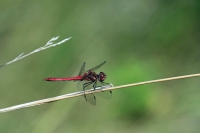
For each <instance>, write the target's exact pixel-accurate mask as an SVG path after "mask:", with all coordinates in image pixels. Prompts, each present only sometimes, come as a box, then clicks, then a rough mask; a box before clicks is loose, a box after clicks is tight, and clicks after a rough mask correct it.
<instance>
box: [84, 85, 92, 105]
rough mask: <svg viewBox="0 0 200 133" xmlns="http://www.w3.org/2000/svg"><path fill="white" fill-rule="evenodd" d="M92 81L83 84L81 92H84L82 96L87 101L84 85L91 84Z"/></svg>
mask: <svg viewBox="0 0 200 133" xmlns="http://www.w3.org/2000/svg"><path fill="white" fill-rule="evenodd" d="M92 83H93V82H87V83H84V84H83V92H84V98H85V100H86V101H87V98H86V95H85V87H87V86H88V85H90V84H92Z"/></svg>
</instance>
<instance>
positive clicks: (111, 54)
mask: <svg viewBox="0 0 200 133" xmlns="http://www.w3.org/2000/svg"><path fill="white" fill-rule="evenodd" d="M0 3H1V4H0V11H1V13H0V25H1V27H0V64H4V63H6V62H8V61H10V60H12V59H13V58H15V57H16V56H18V55H19V54H20V53H22V52H25V53H28V52H31V51H33V50H35V49H36V48H38V47H41V46H43V45H45V44H46V42H47V41H48V40H49V39H51V38H52V37H55V36H58V35H59V36H60V39H63V38H67V37H72V39H71V40H69V41H68V42H66V43H65V44H62V45H60V46H56V47H53V48H50V49H48V50H45V51H42V52H39V53H36V54H34V55H31V56H29V57H27V58H25V59H23V60H20V61H18V62H15V63H13V64H11V65H8V66H6V67H2V68H0V73H1V74H0V79H1V85H0V88H1V89H0V101H1V102H0V106H1V108H4V107H8V106H13V105H16V104H20V103H25V102H30V101H34V100H39V99H44V98H48V97H53V96H57V95H61V94H66V93H70V92H74V91H76V83H74V82H53V83H49V82H44V81H43V78H46V77H69V76H74V75H77V74H78V71H79V69H80V67H81V65H82V63H83V62H85V61H86V62H87V65H86V68H87V69H89V68H91V67H93V66H96V65H97V64H99V63H101V62H103V61H104V60H106V61H107V63H106V65H105V66H103V67H102V68H101V69H100V70H99V71H104V72H105V73H106V74H107V76H108V78H107V80H106V81H107V82H110V83H113V84H114V85H122V84H129V83H134V82H140V81H147V80H153V79H159V78H166V77H172V76H179V75H186V74H192V73H199V69H198V68H200V59H199V56H200V51H199V49H200V45H199V42H200V25H199V23H200V1H198V0H190V1H182V0H174V1H172V0H170V1H164V0H160V1H159V0H153V1H145V0H142V1H137V0H125V1H120V0H117V1H116V0H107V1H106V0H102V1H96V0H94V1H89V0H88V1H72V0H67V1H64V0H48V1H47V0H43V1H33V0H30V1H22V0H15V1H14V0H8V1H1V2H0ZM199 87H200V82H199V78H192V79H184V80H179V81H170V82H165V83H156V84H150V85H143V86H137V87H130V88H126V89H119V90H115V91H113V98H112V99H111V100H109V101H108V100H105V99H101V98H99V97H98V96H97V106H95V107H93V106H91V105H90V104H88V103H87V102H86V101H85V100H84V99H83V98H82V97H79V98H72V99H68V100H63V101H58V102H55V103H50V104H46V105H41V106H36V107H31V108H27V109H21V110H17V111H12V112H8V113H3V114H1V116H0V123H1V124H0V132H3V133H7V132H9V133H10V132H15V133H27V132H29V133H38V132H41V133H55V132H56V133H57V132H59V133H65V132H82V133H85V132H87V133H90V132H95V133H101V132H110V133H112V132H114V133H118V132H120V133H121V132H126V133H128V132H131V133H132V132H140V133H146V132H147V133H150V132H151V133H160V132H162V133H177V132H184V133H191V132H192V133H195V132H196V133H197V132H199V130H200V128H199V124H200V113H199V112H200V90H199Z"/></svg>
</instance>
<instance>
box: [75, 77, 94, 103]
mask: <svg viewBox="0 0 200 133" xmlns="http://www.w3.org/2000/svg"><path fill="white" fill-rule="evenodd" d="M84 86H85V87H84ZM77 88H78V90H79V91H84V92H85V91H87V90H90V89H93V82H85V81H78V84H77ZM83 96H84V98H85V100H86V101H88V102H89V103H90V104H92V105H96V97H95V96H94V94H93V93H91V94H87V95H85V94H84V95H83Z"/></svg>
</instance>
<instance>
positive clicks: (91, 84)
mask: <svg viewBox="0 0 200 133" xmlns="http://www.w3.org/2000/svg"><path fill="white" fill-rule="evenodd" d="M105 63H106V61H104V62H102V63H101V64H99V65H98V66H96V67H93V68H92V69H89V70H87V71H85V64H86V63H85V62H84V63H83V65H82V67H81V69H80V72H79V74H78V76H74V77H68V78H53V77H50V78H45V79H44V80H45V81H50V82H51V81H78V84H77V88H78V90H79V91H83V92H84V98H85V100H86V101H88V102H89V103H90V104H92V105H96V97H95V95H94V93H90V94H87V95H86V94H85V92H86V91H87V90H90V89H93V90H95V89H96V88H97V87H102V88H103V86H106V85H110V84H109V83H106V82H104V80H105V79H106V77H107V75H106V74H105V73H104V72H99V73H96V72H95V71H96V70H97V69H99V68H100V67H102V66H103V65H104V64H105ZM97 95H99V96H101V97H103V98H105V99H110V98H111V97H112V91H103V90H102V92H100V93H97Z"/></svg>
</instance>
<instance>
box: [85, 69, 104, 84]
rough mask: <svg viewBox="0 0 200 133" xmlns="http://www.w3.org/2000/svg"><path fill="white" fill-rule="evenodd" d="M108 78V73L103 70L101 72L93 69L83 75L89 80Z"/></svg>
mask: <svg viewBox="0 0 200 133" xmlns="http://www.w3.org/2000/svg"><path fill="white" fill-rule="evenodd" d="M105 79H106V74H105V73H103V72H100V73H99V74H97V73H95V72H93V71H88V72H87V73H85V74H84V75H83V80H87V81H92V82H94V81H97V80H99V81H104V80H105Z"/></svg>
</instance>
